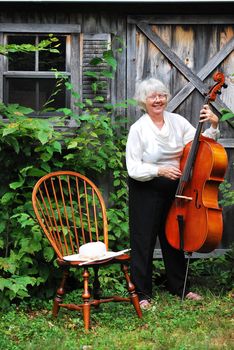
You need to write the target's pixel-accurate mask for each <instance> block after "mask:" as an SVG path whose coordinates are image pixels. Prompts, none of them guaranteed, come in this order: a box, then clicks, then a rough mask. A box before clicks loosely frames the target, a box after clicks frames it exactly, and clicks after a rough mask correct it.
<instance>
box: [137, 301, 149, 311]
mask: <svg viewBox="0 0 234 350" xmlns="http://www.w3.org/2000/svg"><path fill="white" fill-rule="evenodd" d="M139 304H140V308H141V309H142V310H147V309H149V308H150V307H151V303H150V302H149V301H148V300H146V299H143V300H141V301H140V302H139Z"/></svg>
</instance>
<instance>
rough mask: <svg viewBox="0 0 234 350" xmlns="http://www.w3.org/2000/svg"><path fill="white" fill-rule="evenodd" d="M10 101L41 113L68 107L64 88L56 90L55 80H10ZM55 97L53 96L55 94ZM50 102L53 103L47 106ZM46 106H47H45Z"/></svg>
mask: <svg viewBox="0 0 234 350" xmlns="http://www.w3.org/2000/svg"><path fill="white" fill-rule="evenodd" d="M7 81H8V101H6V103H18V104H20V105H21V106H25V107H30V108H32V109H33V110H35V111H37V112H39V111H41V110H43V109H45V108H49V107H51V108H55V109H56V108H62V107H66V94H65V89H64V87H59V89H61V91H58V89H56V80H55V79H32V78H31V79H30V78H29V79H28V78H8V79H7ZM56 91H58V92H57V94H55V96H51V95H52V94H53V93H54V92H56ZM48 101H51V102H50V103H49V104H47V102H48ZM45 104H46V106H45Z"/></svg>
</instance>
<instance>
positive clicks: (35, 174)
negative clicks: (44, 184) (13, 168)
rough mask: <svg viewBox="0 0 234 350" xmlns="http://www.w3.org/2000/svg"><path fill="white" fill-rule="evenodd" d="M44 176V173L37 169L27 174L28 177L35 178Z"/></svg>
mask: <svg viewBox="0 0 234 350" xmlns="http://www.w3.org/2000/svg"><path fill="white" fill-rule="evenodd" d="M45 174H46V172H45V171H44V170H41V169H37V168H32V169H31V170H29V172H28V175H29V176H37V177H41V176H44V175H45Z"/></svg>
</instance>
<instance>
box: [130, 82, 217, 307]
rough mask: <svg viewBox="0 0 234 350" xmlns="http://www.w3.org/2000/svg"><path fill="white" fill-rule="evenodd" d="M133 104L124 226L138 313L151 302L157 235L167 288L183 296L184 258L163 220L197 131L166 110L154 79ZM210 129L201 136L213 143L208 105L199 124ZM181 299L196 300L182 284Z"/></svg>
mask: <svg viewBox="0 0 234 350" xmlns="http://www.w3.org/2000/svg"><path fill="white" fill-rule="evenodd" d="M135 99H136V100H137V101H138V104H139V106H140V107H141V108H142V109H143V110H144V112H145V113H144V114H143V116H142V117H141V118H139V119H138V120H137V121H136V122H135V123H134V124H133V125H132V126H131V128H130V130H129V135H128V140H127V147H126V164H127V170H128V174H129V225H130V245H131V278H132V281H133V282H134V283H135V286H136V289H137V292H138V295H139V300H140V305H141V308H142V309H144V308H148V307H149V306H150V300H151V297H152V261H153V252H154V248H155V244H156V238H157V236H158V238H159V242H160V246H161V250H162V256H163V260H164V265H165V270H166V275H167V287H168V290H169V291H170V292H171V293H172V294H175V295H178V296H182V293H183V285H184V278H185V270H186V265H185V257H184V253H183V252H182V251H179V250H176V249H174V248H172V247H171V246H170V245H169V244H168V242H167V240H166V237H165V231H164V229H165V221H166V217H167V213H168V210H169V208H170V205H171V203H172V200H173V198H174V196H175V192H176V188H177V185H178V180H179V178H180V176H181V171H180V169H179V167H180V157H181V155H182V152H183V148H184V146H185V145H186V144H187V143H188V142H190V141H191V140H192V139H193V138H194V135H195V132H196V129H195V128H194V127H193V126H192V125H191V124H190V123H189V122H188V121H187V120H186V119H185V118H184V117H182V116H181V115H179V114H175V113H170V112H168V111H166V110H165V109H166V106H167V102H168V99H169V91H168V89H167V88H166V87H165V86H164V84H163V83H162V82H161V81H159V80H157V79H154V78H149V79H146V80H144V81H141V82H140V83H139V84H138V85H137V88H136V94H135ZM205 121H209V122H210V123H211V126H210V127H209V128H208V129H207V130H205V132H204V133H203V135H205V136H207V137H210V138H213V139H217V138H218V136H219V130H218V117H217V116H216V115H215V114H214V113H213V112H212V111H211V109H210V108H209V106H208V105H204V106H203V108H202V110H201V112H200V122H205ZM186 288H187V289H186V291H185V298H188V299H193V300H199V299H201V296H200V295H198V294H196V293H193V292H192V291H190V290H189V289H188V288H189V285H188V284H187V287H186Z"/></svg>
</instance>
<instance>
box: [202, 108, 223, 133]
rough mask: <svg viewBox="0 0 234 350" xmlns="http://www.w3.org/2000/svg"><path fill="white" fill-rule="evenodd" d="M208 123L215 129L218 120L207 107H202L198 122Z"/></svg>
mask: <svg viewBox="0 0 234 350" xmlns="http://www.w3.org/2000/svg"><path fill="white" fill-rule="evenodd" d="M207 121H209V122H210V123H211V125H212V127H213V128H214V129H217V127H218V124H219V118H218V117H217V115H216V114H214V113H213V112H212V110H211V109H210V107H209V105H204V106H203V107H202V109H201V111H200V122H201V123H204V122H207Z"/></svg>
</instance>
